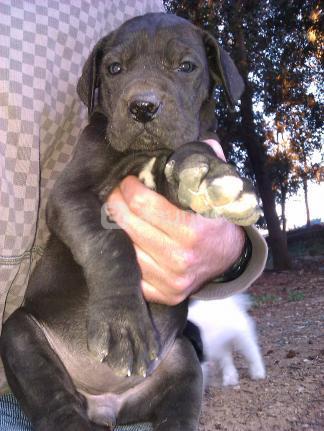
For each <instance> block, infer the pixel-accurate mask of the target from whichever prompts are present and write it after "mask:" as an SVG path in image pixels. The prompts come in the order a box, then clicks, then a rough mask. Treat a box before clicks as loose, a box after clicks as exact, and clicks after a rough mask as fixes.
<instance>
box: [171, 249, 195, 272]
mask: <svg viewBox="0 0 324 431" xmlns="http://www.w3.org/2000/svg"><path fill="white" fill-rule="evenodd" d="M194 262H195V255H194V251H193V250H190V249H189V250H182V251H181V253H178V254H177V256H176V258H175V265H176V268H177V270H178V271H179V272H181V273H186V272H187V271H188V269H189V268H191V267H192V265H193V264H194Z"/></svg>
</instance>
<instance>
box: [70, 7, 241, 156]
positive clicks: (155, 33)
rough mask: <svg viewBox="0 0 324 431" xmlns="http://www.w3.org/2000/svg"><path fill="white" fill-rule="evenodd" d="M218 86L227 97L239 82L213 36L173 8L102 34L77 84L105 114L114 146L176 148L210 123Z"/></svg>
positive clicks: (237, 94) (234, 96)
mask: <svg viewBox="0 0 324 431" xmlns="http://www.w3.org/2000/svg"><path fill="white" fill-rule="evenodd" d="M216 83H221V84H222V85H223V86H224V89H225V92H226V96H227V99H228V101H229V103H230V104H231V105H234V104H235V103H236V102H237V100H238V98H239V97H240V95H241V93H242V91H243V88H244V85H243V81H242V78H241V77H240V75H239V73H238V71H237V69H236V67H235V65H234V63H233V62H232V60H231V59H230V57H229V55H228V54H227V53H226V52H225V51H224V50H223V49H222V48H221V47H220V46H219V45H218V44H217V42H216V41H215V39H214V38H213V37H212V36H211V35H209V34H208V33H206V32H205V31H203V30H200V29H198V28H197V27H195V26H193V25H192V24H191V23H189V22H188V21H186V20H184V19H182V18H179V17H177V16H175V15H169V14H163V13H156V14H147V15H144V16H141V17H137V18H134V19H132V20H130V21H127V22H126V23H125V24H123V25H122V26H121V27H119V28H118V29H117V30H115V31H114V32H113V33H111V34H109V35H107V36H106V37H104V38H103V39H101V40H100V41H99V42H98V43H97V44H96V46H95V47H94V49H93V51H92V53H91V54H90V56H89V58H88V60H87V61H86V63H85V65H84V68H83V72H82V76H81V78H80V80H79V82H78V87H77V91H78V94H79V96H80V98H81V100H82V101H83V102H84V103H85V104H86V105H87V106H88V110H89V114H91V113H92V111H93V109H94V108H95V106H96V105H99V106H100V109H101V110H102V111H103V112H104V114H105V115H106V116H107V118H108V127H107V139H108V141H109V142H110V144H111V145H112V147H113V148H115V149H116V150H118V151H127V150H131V151H136V150H141V151H142V150H145V151H150V150H152V151H154V150H156V149H158V148H162V147H163V148H172V149H174V148H177V147H178V146H180V145H182V144H184V143H186V142H189V141H193V140H196V139H198V138H199V136H200V135H201V134H202V133H203V132H204V131H205V130H207V129H208V128H209V127H210V126H211V122H212V117H213V112H211V111H213V106H214V105H213V103H212V93H213V88H214V85H215V84H216Z"/></svg>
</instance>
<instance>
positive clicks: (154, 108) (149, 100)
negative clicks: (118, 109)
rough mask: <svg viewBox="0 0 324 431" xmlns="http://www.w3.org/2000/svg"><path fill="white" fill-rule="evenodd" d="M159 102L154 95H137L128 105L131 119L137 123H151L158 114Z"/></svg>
mask: <svg viewBox="0 0 324 431" xmlns="http://www.w3.org/2000/svg"><path fill="white" fill-rule="evenodd" d="M160 108H161V101H160V100H159V99H158V98H157V96H156V95H155V94H154V93H147V94H138V95H136V97H134V98H133V100H132V101H131V102H130V104H129V112H130V114H131V117H132V118H133V119H134V120H135V121H138V122H139V123H143V124H145V123H148V122H149V121H152V120H153V119H154V118H155V117H156V116H157V115H158V113H159V111H160Z"/></svg>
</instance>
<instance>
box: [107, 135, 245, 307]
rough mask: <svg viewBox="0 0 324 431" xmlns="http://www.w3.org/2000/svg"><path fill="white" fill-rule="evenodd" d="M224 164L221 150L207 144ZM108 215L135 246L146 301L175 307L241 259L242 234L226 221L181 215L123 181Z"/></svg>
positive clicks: (111, 199) (144, 189)
mask: <svg viewBox="0 0 324 431" xmlns="http://www.w3.org/2000/svg"><path fill="white" fill-rule="evenodd" d="M206 142H207V143H208V144H209V145H211V146H212V147H213V149H214V151H215V152H216V154H217V155H218V157H221V158H223V159H224V154H223V152H222V150H221V147H220V145H219V144H218V143H217V142H216V141H213V140H210V141H206ZM107 203H108V208H109V214H110V215H111V216H112V217H113V219H114V220H115V221H116V223H117V224H118V225H119V226H120V227H121V228H122V229H124V230H125V231H126V232H127V233H128V235H129V236H130V238H131V239H132V241H133V243H134V247H135V250H136V254H137V259H138V262H139V265H140V267H141V270H142V288H143V294H144V297H145V299H146V300H147V301H150V302H159V303H163V304H168V305H176V304H178V303H180V302H182V301H183V300H184V299H185V298H186V297H188V296H189V295H190V294H191V293H193V292H195V291H197V290H198V289H199V288H200V287H201V285H202V284H203V283H204V282H206V281H207V280H210V279H212V278H214V277H216V276H219V275H221V274H222V273H223V272H225V271H226V270H227V269H228V268H229V267H230V266H231V265H232V264H233V263H234V262H235V261H236V260H237V258H238V257H239V255H240V254H241V252H242V249H243V245H244V231H243V230H242V228H240V227H239V226H236V225H234V224H232V223H230V222H228V221H227V220H225V219H223V218H217V219H208V218H205V217H202V216H200V215H198V214H193V213H190V212H187V211H183V210H181V209H179V208H177V207H176V206H174V205H172V204H171V203H170V202H169V201H168V200H167V199H166V198H164V197H163V196H161V195H159V194H157V193H156V192H154V191H152V190H150V189H148V188H147V187H145V186H144V185H143V184H142V183H141V182H140V181H139V180H138V179H137V178H136V177H133V176H129V177H127V178H125V179H124V180H123V181H122V182H121V184H120V185H119V187H117V188H116V189H115V190H114V191H113V193H112V194H111V195H110V196H109V198H108V202H107Z"/></svg>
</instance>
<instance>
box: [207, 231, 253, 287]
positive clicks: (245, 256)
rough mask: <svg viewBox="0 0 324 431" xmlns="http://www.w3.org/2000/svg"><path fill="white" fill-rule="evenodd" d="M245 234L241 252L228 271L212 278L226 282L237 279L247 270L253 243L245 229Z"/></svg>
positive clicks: (214, 280) (218, 281)
mask: <svg viewBox="0 0 324 431" xmlns="http://www.w3.org/2000/svg"><path fill="white" fill-rule="evenodd" d="M242 231H243V229H242ZM243 234H244V243H243V247H242V248H241V252H240V254H239V255H238V257H237V258H236V259H235V261H234V262H233V263H232V265H231V266H230V267H229V268H227V270H226V271H224V272H223V273H222V274H221V275H219V276H217V277H215V278H214V279H213V280H212V281H213V282H215V283H225V282H227V281H232V280H235V279H236V278H238V277H239V276H240V275H241V274H242V273H243V272H244V271H245V269H246V267H247V265H248V263H249V261H250V259H251V256H252V243H251V241H250V239H249V237H248V236H247V235H246V233H245V232H244V231H243Z"/></svg>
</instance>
